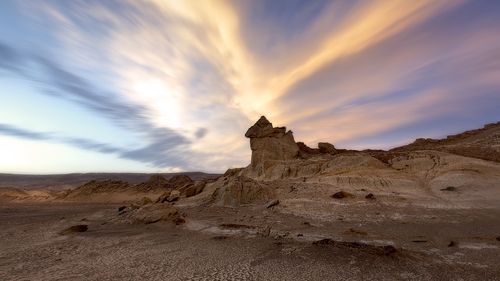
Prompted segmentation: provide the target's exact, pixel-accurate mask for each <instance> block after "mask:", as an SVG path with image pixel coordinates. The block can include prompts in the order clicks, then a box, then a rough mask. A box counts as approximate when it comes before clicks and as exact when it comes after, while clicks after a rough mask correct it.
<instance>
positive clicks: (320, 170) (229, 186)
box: [206, 117, 500, 212]
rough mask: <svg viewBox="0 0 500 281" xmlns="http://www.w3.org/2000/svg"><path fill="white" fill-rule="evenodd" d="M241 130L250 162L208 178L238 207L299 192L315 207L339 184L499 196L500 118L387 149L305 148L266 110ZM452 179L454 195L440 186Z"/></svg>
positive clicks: (386, 191) (462, 201) (462, 199)
mask: <svg viewBox="0 0 500 281" xmlns="http://www.w3.org/2000/svg"><path fill="white" fill-rule="evenodd" d="M245 136H246V137H247V138H249V139H250V147H251V149H252V158H251V163H250V165H248V166H247V167H245V168H238V169H230V170H228V171H227V172H226V173H225V174H224V176H223V177H221V178H219V180H217V181H216V182H214V183H213V184H209V185H207V188H206V190H208V191H209V192H211V198H210V199H209V200H211V201H212V202H213V203H215V204H219V205H225V206H237V205H240V204H262V203H263V202H268V201H269V200H276V199H279V201H280V202H282V203H284V204H280V208H285V207H284V206H286V204H287V202H288V203H289V204H290V206H293V204H299V205H300V204H302V203H297V202H300V200H299V199H298V198H302V199H304V200H306V201H307V202H309V203H308V204H310V205H311V206H316V205H315V204H313V203H311V202H318V204H319V205H321V204H323V203H325V200H330V199H331V197H330V195H331V194H334V193H336V192H339V191H341V190H344V191H346V192H349V193H351V194H354V195H355V197H356V198H358V197H360V196H361V197H362V198H365V196H367V194H368V193H371V194H372V196H376V198H377V200H379V201H380V200H385V199H384V198H393V197H402V198H411V200H415V202H420V204H429V205H433V206H441V205H443V206H444V205H446V204H448V205H450V204H451V205H453V204H455V205H453V206H467V207H468V206H474V205H475V204H483V205H485V206H486V205H488V204H493V203H492V202H494V203H495V204H497V202H495V200H496V198H500V192H498V190H499V189H498V188H500V164H499V163H498V160H497V155H498V154H497V153H498V147H499V146H498V144H499V140H500V138H499V136H500V124H493V125H488V126H486V127H485V128H483V129H479V130H474V131H469V132H465V133H462V134H459V135H456V136H450V137H448V138H447V139H446V140H432V141H425V142H424V141H418V142H416V143H415V144H411V145H408V146H403V147H400V148H396V149H392V150H389V151H383V150H365V151H355V150H346V149H337V148H336V147H335V146H333V145H332V144H329V143H319V144H318V148H310V147H308V146H307V145H305V144H304V143H301V142H299V143H296V142H295V140H294V138H293V135H292V132H291V131H287V130H286V128H285V127H273V125H272V124H271V122H269V121H268V120H267V119H266V118H265V117H261V118H260V119H259V120H258V121H257V123H255V124H254V125H253V126H252V127H250V128H249V129H248V131H247V132H246V134H245ZM486 156H488V157H486ZM485 160H489V161H485ZM450 186H452V187H454V189H453V190H458V191H454V193H453V194H454V196H455V197H453V198H450V195H449V194H444V193H443V191H442V190H443V189H444V190H448V189H446V188H448V187H450ZM360 193H361V194H360ZM325 198H327V199H325ZM451 199H453V200H452V201H453V202H452V203H450V202H451V201H450V200H451ZM287 200H289V201H287ZM363 200H364V199H363ZM367 200H368V199H367ZM391 200H392V199H391ZM398 200H399V199H398ZM405 200H406V199H405ZM321 202H323V203H321ZM319 205H318V206H316V207H317V208H319V209H321V206H319ZM305 206H306V205H300V206H299V207H298V208H299V209H302V208H304V207H305ZM307 206H309V205H307ZM316 207H311V208H313V209H314V208H316ZM292 209H293V208H292ZM292 209H291V211H294V212H295V211H296V210H295V209H293V210H292ZM315 210H316V209H315Z"/></svg>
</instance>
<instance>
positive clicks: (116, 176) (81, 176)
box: [0, 172, 220, 189]
mask: <svg viewBox="0 0 500 281" xmlns="http://www.w3.org/2000/svg"><path fill="white" fill-rule="evenodd" d="M152 175H161V176H163V177H165V178H167V179H168V178H171V177H173V176H176V175H187V176H189V177H190V178H191V179H193V180H202V179H211V178H217V177H219V176H220V174H209V173H203V172H185V173H71V174H57V175H20V174H2V173H0V187H15V188H24V189H39V188H43V189H66V188H75V187H78V186H80V185H83V184H85V183H87V182H89V181H92V180H116V181H125V182H128V183H130V184H139V183H141V182H146V181H147V180H148V179H149V178H150V177H151V176H152Z"/></svg>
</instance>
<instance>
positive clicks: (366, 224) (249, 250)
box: [0, 203, 500, 280]
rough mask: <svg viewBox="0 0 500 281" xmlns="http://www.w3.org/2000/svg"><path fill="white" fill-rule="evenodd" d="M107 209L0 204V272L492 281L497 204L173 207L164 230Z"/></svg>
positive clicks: (499, 253)
mask: <svg viewBox="0 0 500 281" xmlns="http://www.w3.org/2000/svg"><path fill="white" fill-rule="evenodd" d="M119 206H120V205H113V204H82V203H37V204H28V203H22V204H19V203H18V204H2V205H1V206H0V226H1V228H0V280H139V279H140V280H500V266H499V264H498V261H499V259H498V258H499V257H500V241H497V240H496V237H498V236H500V223H499V222H500V219H499V218H500V209H459V210H457V209H450V210H446V209H442V210H439V209H418V208H413V209H409V208H400V209H398V208H397V207H394V208H385V209H384V208H378V207H366V206H365V207H356V208H350V209H349V210H347V209H346V210H345V211H346V212H342V213H340V212H339V215H338V218H337V219H336V220H331V221H327V222H325V221H319V220H318V221H315V220H312V219H310V218H309V219H308V218H303V217H298V216H294V215H291V214H285V213H282V212H279V209H277V208H275V209H266V208H264V207H255V206H254V207H242V208H238V209H233V208H222V207H205V208H204V207H185V208H182V212H183V213H184V214H185V216H186V223H185V224H183V225H180V226H176V225H174V224H169V223H156V224H149V225H143V224H124V223H120V222H119V221H117V220H116V217H117V216H118V215H117V213H118V212H117V208H118V207H119ZM367 216H369V217H370V219H367ZM75 224H87V225H88V227H89V228H88V231H86V232H82V233H75V234H71V235H60V234H59V232H60V231H61V230H63V229H65V228H67V227H69V226H72V225H75ZM324 238H329V239H332V240H333V241H349V242H359V243H364V244H348V243H338V242H337V243H333V244H332V243H323V244H321V245H317V244H316V245H315V244H313V242H314V241H318V240H320V239H324ZM450 241H454V242H455V243H456V245H455V246H452V247H449V246H448V244H449V243H450ZM359 245H362V246H359ZM377 245H394V246H395V247H396V248H397V249H398V252H397V253H395V254H390V255H385V254H383V253H381V252H380V248H379V247H377Z"/></svg>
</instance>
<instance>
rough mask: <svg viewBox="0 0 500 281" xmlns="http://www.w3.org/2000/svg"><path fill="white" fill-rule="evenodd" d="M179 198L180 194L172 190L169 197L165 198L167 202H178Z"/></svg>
mask: <svg viewBox="0 0 500 281" xmlns="http://www.w3.org/2000/svg"><path fill="white" fill-rule="evenodd" d="M179 198H181V192H180V191H178V190H172V192H170V195H169V196H168V197H167V202H174V201H177V200H179Z"/></svg>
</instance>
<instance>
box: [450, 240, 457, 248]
mask: <svg viewBox="0 0 500 281" xmlns="http://www.w3.org/2000/svg"><path fill="white" fill-rule="evenodd" d="M457 245H458V243H457V242H455V241H450V243H449V244H448V247H455V246H457Z"/></svg>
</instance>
